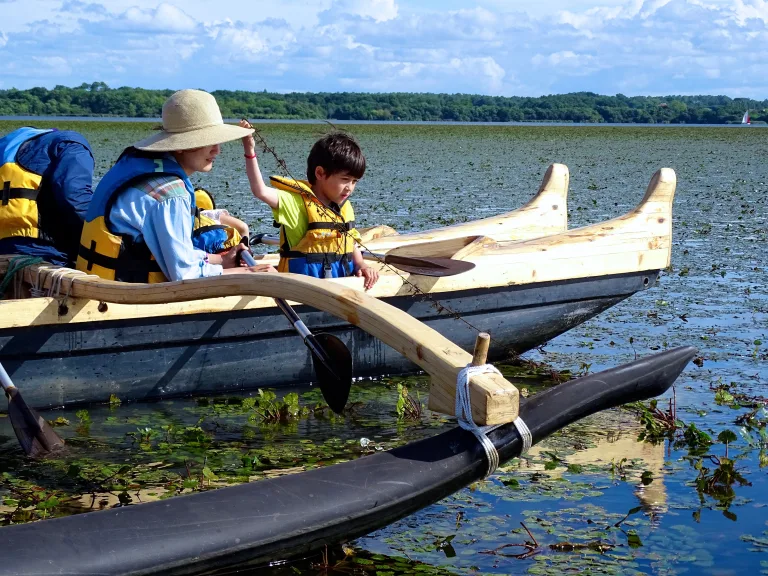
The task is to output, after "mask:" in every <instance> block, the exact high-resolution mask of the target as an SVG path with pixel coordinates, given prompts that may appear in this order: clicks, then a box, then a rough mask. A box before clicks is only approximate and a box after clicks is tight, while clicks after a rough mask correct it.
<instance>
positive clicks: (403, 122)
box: [0, 116, 768, 128]
mask: <svg viewBox="0 0 768 576" xmlns="http://www.w3.org/2000/svg"><path fill="white" fill-rule="evenodd" d="M36 120H37V121H44V122H116V123H117V122H128V123H140V124H150V123H151V124H159V123H161V122H162V120H161V119H160V118H130V117H121V116H0V122H34V121H36ZM238 120H239V118H227V119H225V122H230V123H237V121H238ZM251 122H252V123H254V124H329V123H330V124H338V125H343V126H349V125H356V124H357V125H378V126H387V125H394V126H542V127H544V126H548V127H561V128H562V127H583V128H600V127H605V128H607V127H618V128H621V127H624V128H631V127H635V128H641V127H642V128H764V127H766V126H768V123H764V122H758V123H753V124H751V125H749V126H745V125H744V124H736V123H734V124H683V123H680V124H671V123H655V124H649V123H644V122H544V121H541V122H460V121H448V120H304V119H301V120H297V119H289V118H286V119H282V118H280V119H273V118H264V119H254V120H251Z"/></svg>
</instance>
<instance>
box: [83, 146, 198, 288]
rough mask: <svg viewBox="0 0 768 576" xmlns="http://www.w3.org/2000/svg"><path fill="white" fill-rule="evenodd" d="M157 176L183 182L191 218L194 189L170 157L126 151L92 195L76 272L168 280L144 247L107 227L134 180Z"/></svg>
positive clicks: (134, 279) (125, 279)
mask: <svg viewBox="0 0 768 576" xmlns="http://www.w3.org/2000/svg"><path fill="white" fill-rule="evenodd" d="M159 175H166V176H168V175H170V176H176V177H177V178H179V179H180V180H181V181H182V182H184V186H185V187H186V189H187V191H188V192H189V196H190V200H191V202H192V214H190V218H194V213H195V189H194V187H193V186H192V183H191V182H190V181H189V177H188V176H187V174H186V172H184V170H183V169H182V168H181V166H179V164H178V163H177V162H176V160H175V159H174V158H173V156H171V155H170V154H157V153H148V152H142V151H139V150H136V149H135V148H128V149H127V150H125V152H123V154H122V155H121V156H120V158H119V159H118V161H117V163H116V164H115V165H114V166H113V167H112V169H111V170H109V172H107V173H106V174H105V175H104V178H102V179H101V182H99V185H98V186H97V187H96V191H95V192H94V193H93V199H92V200H91V204H90V206H89V208H88V213H87V215H86V218H85V224H84V225H83V233H82V235H81V237H80V249H79V252H78V256H77V269H78V270H82V271H83V272H88V273H89V274H96V275H97V276H100V277H102V278H104V279H106V280H119V281H122V282H150V283H154V282H166V281H167V279H166V277H165V275H164V274H163V273H162V271H161V270H160V266H159V265H158V263H157V262H156V261H155V259H154V257H153V256H152V253H151V252H150V250H149V248H148V247H147V245H146V244H144V243H143V242H135V241H134V240H133V239H132V238H130V237H128V236H120V235H117V234H113V233H112V232H111V231H110V230H109V227H108V226H107V216H108V215H109V210H110V209H111V208H112V204H113V201H114V199H115V198H116V197H117V194H118V193H119V192H121V191H122V190H124V189H125V188H126V187H127V186H130V185H131V184H133V183H134V182H136V181H137V180H140V179H142V178H147V177H149V176H159Z"/></svg>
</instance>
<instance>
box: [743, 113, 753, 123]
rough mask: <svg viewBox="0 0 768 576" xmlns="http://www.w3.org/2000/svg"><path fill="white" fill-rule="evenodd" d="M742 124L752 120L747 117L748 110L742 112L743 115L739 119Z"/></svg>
mask: <svg viewBox="0 0 768 576" xmlns="http://www.w3.org/2000/svg"><path fill="white" fill-rule="evenodd" d="M741 123H742V124H752V121H751V120H750V119H749V110H747V111H746V112H744V117H743V118H742V119H741Z"/></svg>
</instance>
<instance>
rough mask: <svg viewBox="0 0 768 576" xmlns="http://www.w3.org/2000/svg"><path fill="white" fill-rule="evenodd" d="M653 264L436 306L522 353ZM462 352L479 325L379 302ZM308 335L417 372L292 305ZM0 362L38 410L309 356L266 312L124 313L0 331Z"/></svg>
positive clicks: (287, 374)
mask: <svg viewBox="0 0 768 576" xmlns="http://www.w3.org/2000/svg"><path fill="white" fill-rule="evenodd" d="M656 276H657V272H656V271H645V272H636V273H628V274H619V275H613V276H601V277H597V278H584V279H575V280H566V281H557V282H543V283H535V284H527V285H523V286H507V287H500V288H489V289H488V288H483V289H475V290H464V291H457V292H452V293H445V294H442V295H440V302H441V303H442V304H443V305H444V306H447V307H450V308H451V309H452V310H455V311H456V312H458V313H459V314H461V316H462V318H464V320H466V321H467V322H469V323H470V324H472V325H473V326H475V327H477V328H479V329H482V330H484V331H488V332H490V333H491V335H492V337H493V342H492V345H491V350H490V355H489V359H490V360H497V359H500V358H503V357H505V356H508V355H509V354H510V353H513V352H517V353H520V352H524V351H526V350H530V349H531V348H533V347H536V346H539V345H541V344H543V343H545V342H547V341H548V340H550V339H552V338H554V337H555V336H557V335H559V334H562V333H563V332H566V331H567V330H569V329H571V328H573V327H574V326H577V325H579V324H581V323H582V322H584V321H586V320H588V319H589V318H592V317H593V316H595V315H597V314H599V313H600V312H602V311H603V310H605V309H607V308H609V307H611V306H613V305H614V304H616V303H618V302H620V301H621V300H623V299H625V298H627V297H628V296H630V295H632V294H633V293H635V292H637V291H640V290H644V289H647V288H648V287H650V286H653V285H654V283H655V280H656ZM384 300H385V301H386V302H388V303H390V304H393V305H394V306H396V307H398V308H400V309H402V310H404V311H406V312H408V313H409V314H411V315H412V316H414V317H415V318H417V319H419V320H421V321H423V322H425V323H426V324H427V325H428V326H430V327H431V328H433V329H435V330H437V331H438V332H440V333H441V334H443V335H444V336H446V337H447V338H448V339H449V340H451V341H453V342H455V343H456V344H458V345H459V346H461V347H462V348H464V349H465V350H471V349H472V346H473V344H474V342H475V337H476V335H477V332H476V331H475V330H473V329H472V328H471V327H470V326H468V325H467V324H465V323H464V322H463V321H461V320H457V319H454V318H453V317H451V316H450V314H447V313H445V312H444V313H442V314H439V313H438V312H437V311H436V310H435V308H434V307H433V306H432V305H431V304H430V303H429V302H425V301H422V300H419V299H416V298H413V297H410V296H399V297H390V298H384ZM297 311H298V312H299V314H300V315H301V316H302V319H303V320H304V322H305V323H306V324H307V326H309V327H310V328H311V329H312V330H313V332H319V331H326V332H330V333H332V334H335V335H336V336H338V337H340V338H341V339H342V340H343V341H344V342H345V343H346V344H347V345H348V347H349V349H350V351H351V352H352V355H353V361H354V374H355V376H360V377H362V376H373V375H381V374H398V373H407V372H413V371H415V370H416V369H417V367H416V366H415V365H414V364H413V363H411V362H410V361H409V360H407V359H406V358H404V357H403V356H402V355H401V354H399V353H398V352H396V351H395V350H393V349H392V348H390V347H389V346H387V345H385V344H384V343H382V342H381V341H380V340H378V339H376V338H374V337H373V336H371V335H369V334H367V333H366V332H364V331H362V330H360V329H357V328H355V327H354V326H352V325H350V324H348V323H346V322H344V321H342V320H339V319H338V318H336V317H334V316H332V315H330V314H327V313H324V312H319V311H317V310H314V309H312V308H309V307H307V306H300V307H297ZM0 362H2V363H3V365H4V366H5V368H6V370H7V371H8V372H9V374H10V375H11V378H12V379H13V381H14V383H15V384H16V385H17V386H19V388H21V389H22V390H24V396H25V399H26V400H27V402H28V403H30V404H31V405H33V406H35V407H39V408H51V407H56V406H62V405H75V404H80V403H89V402H104V401H107V400H108V399H109V396H110V394H115V395H117V396H118V397H119V398H120V399H121V400H130V401H133V400H146V399H158V398H168V397H174V396H184V395H191V394H210V393H219V394H221V393H227V392H234V391H241V390H247V389H255V388H259V387H279V386H290V385H295V384H296V383H297V382H309V381H311V380H312V378H313V369H312V362H311V359H310V357H309V354H308V353H307V351H306V349H305V348H304V347H303V346H302V345H301V343H300V341H299V339H298V337H297V336H296V335H295V333H294V332H293V330H292V329H291V328H290V326H289V324H288V322H287V321H286V319H285V318H284V317H283V316H282V315H281V314H279V312H277V310H276V309H275V308H256V309H246V310H237V311H222V312H213V313H204V314H189V315H184V316H171V317H159V318H158V317H146V318H133V319H126V320H109V321H95V322H79V323H69V324H60V325H51V324H44V325H38V326H28V327H20V328H6V329H2V330H0Z"/></svg>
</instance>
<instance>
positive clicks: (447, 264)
mask: <svg viewBox="0 0 768 576" xmlns="http://www.w3.org/2000/svg"><path fill="white" fill-rule="evenodd" d="M384 263H385V264H389V265H391V266H394V267H395V268H399V269H400V270H402V271H403V272H408V273H409V274H419V275H421V276H433V277H441V276H456V275H457V274H462V273H463V272H468V271H469V270H472V269H473V268H474V267H475V264H474V263H473V262H466V261H464V260H453V259H452V258H410V257H407V256H397V255H396V254H387V255H386V256H384Z"/></svg>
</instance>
